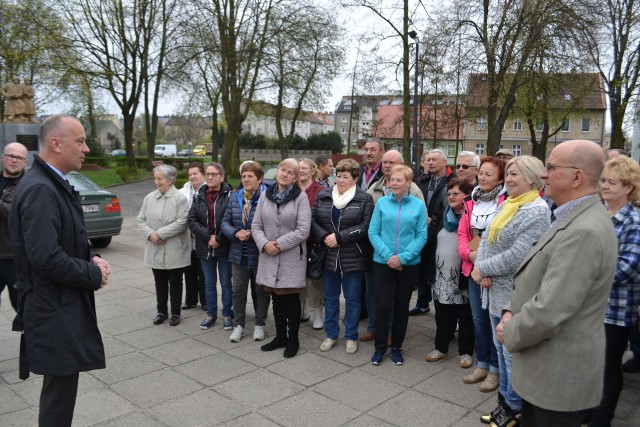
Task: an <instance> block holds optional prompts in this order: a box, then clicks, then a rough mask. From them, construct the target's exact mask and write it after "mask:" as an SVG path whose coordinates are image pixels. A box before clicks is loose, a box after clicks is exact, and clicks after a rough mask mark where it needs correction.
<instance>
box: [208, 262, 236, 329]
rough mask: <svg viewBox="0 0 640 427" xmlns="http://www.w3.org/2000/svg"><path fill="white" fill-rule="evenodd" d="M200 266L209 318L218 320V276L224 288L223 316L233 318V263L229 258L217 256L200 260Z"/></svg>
mask: <svg viewBox="0 0 640 427" xmlns="http://www.w3.org/2000/svg"><path fill="white" fill-rule="evenodd" d="M200 266H201V268H202V272H203V273H204V287H205V293H206V297H207V316H209V317H213V318H214V319H216V318H218V291H217V289H216V284H217V279H218V274H219V275H220V287H221V288H222V316H223V317H233V311H232V310H231V306H232V304H233V296H232V295H233V288H232V286H231V263H230V262H229V258H227V257H226V256H222V255H217V256H214V257H210V258H200ZM216 268H217V270H218V271H217V272H216Z"/></svg>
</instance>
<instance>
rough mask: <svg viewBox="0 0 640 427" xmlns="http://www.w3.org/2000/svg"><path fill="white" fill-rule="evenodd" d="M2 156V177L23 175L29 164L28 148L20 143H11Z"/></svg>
mask: <svg viewBox="0 0 640 427" xmlns="http://www.w3.org/2000/svg"><path fill="white" fill-rule="evenodd" d="M2 154H3V156H2V175H3V176H5V177H8V178H17V177H19V176H20V175H22V173H23V172H24V168H25V167H27V163H28V156H29V150H27V147H25V146H24V145H22V144H20V143H19V142H11V143H9V144H7V145H6V146H5V147H4V151H3V152H2Z"/></svg>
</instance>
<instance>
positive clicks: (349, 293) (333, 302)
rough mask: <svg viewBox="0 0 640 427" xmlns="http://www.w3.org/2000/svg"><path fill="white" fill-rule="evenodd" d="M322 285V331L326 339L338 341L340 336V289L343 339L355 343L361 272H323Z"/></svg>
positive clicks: (358, 316)
mask: <svg viewBox="0 0 640 427" xmlns="http://www.w3.org/2000/svg"><path fill="white" fill-rule="evenodd" d="M322 282H323V285H324V330H325V331H326V332H327V338H331V339H332V340H335V339H338V335H340V326H339V325H338V321H339V320H340V288H342V292H343V293H344V299H345V310H344V327H345V332H344V339H346V340H353V341H356V340H357V339H358V322H359V321H360V289H361V285H362V272H361V271H352V272H348V273H342V275H341V274H340V273H338V272H335V271H331V270H326V269H325V270H324V272H323V274H322Z"/></svg>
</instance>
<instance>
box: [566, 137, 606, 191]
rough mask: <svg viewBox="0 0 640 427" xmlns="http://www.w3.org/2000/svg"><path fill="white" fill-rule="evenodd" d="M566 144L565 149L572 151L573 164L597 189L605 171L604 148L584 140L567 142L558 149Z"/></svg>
mask: <svg viewBox="0 0 640 427" xmlns="http://www.w3.org/2000/svg"><path fill="white" fill-rule="evenodd" d="M565 144H566V146H565V147H566V148H567V149H568V150H570V155H571V158H572V159H573V164H574V165H575V166H576V167H578V168H580V169H581V170H582V171H583V172H584V174H585V177H586V178H587V183H588V184H589V185H591V186H592V187H593V188H594V189H596V188H597V187H598V183H599V181H600V175H602V170H603V169H604V162H605V155H604V153H603V152H602V148H600V146H599V145H598V144H596V143H595V142H593V141H587V140H584V139H574V140H571V141H566V142H563V143H562V144H560V145H559V146H558V147H561V146H563V145H565Z"/></svg>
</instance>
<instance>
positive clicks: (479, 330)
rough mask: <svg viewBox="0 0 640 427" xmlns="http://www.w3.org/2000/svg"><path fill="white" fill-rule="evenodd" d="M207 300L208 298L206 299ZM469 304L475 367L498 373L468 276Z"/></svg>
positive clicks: (485, 316)
mask: <svg viewBox="0 0 640 427" xmlns="http://www.w3.org/2000/svg"><path fill="white" fill-rule="evenodd" d="M207 298H208V297H207ZM469 304H470V305H471V314H472V315H473V332H474V335H475V337H476V358H477V359H478V360H477V362H476V366H478V368H482V369H488V370H489V372H492V373H494V374H497V373H498V353H497V351H496V346H495V344H494V343H493V332H492V329H493V328H492V327H491V320H490V319H489V317H490V316H489V310H486V309H483V308H482V298H481V297H480V285H478V284H477V283H476V282H475V281H474V280H473V279H472V278H471V276H469Z"/></svg>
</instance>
